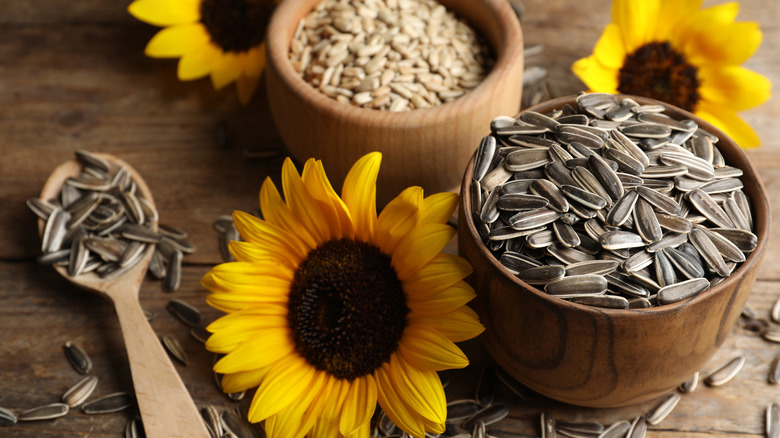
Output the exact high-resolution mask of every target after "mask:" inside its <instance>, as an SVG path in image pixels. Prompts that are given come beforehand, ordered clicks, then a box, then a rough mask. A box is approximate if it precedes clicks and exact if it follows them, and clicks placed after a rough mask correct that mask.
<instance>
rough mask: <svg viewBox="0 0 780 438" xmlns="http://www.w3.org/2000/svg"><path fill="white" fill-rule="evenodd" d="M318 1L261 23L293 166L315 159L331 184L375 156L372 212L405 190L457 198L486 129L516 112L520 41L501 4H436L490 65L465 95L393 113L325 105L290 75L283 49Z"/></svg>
mask: <svg viewBox="0 0 780 438" xmlns="http://www.w3.org/2000/svg"><path fill="white" fill-rule="evenodd" d="M319 1H320V0H285V1H283V2H281V3H280V4H279V6H278V7H277V9H276V11H275V12H274V15H273V17H272V19H271V22H270V23H269V27H268V34H267V35H268V36H267V39H266V44H267V48H268V49H267V52H268V53H267V55H268V56H267V60H268V61H267V64H268V65H267V67H266V78H267V86H268V100H269V105H270V109H271V115H272V116H273V120H274V123H275V125H276V129H277V130H278V132H279V134H280V136H281V138H282V140H283V141H284V143H285V145H286V146H287V148H288V149H289V151H290V152H291V154H292V155H293V156H294V157H295V158H296V159H297V160H298V161H301V162H303V161H304V160H306V159H308V158H310V157H314V158H318V159H322V161H323V164H324V165H325V170H326V171H327V172H328V176H329V178H330V179H331V181H338V182H339V183H340V182H341V181H343V179H344V176H346V174H347V172H348V171H349V169H350V167H351V166H352V164H353V163H354V162H355V161H356V160H357V159H358V158H360V157H361V156H363V155H365V154H366V153H368V152H371V151H379V152H382V154H383V162H382V170H381V172H379V182H378V187H377V188H378V190H379V192H378V195H377V199H378V201H379V202H380V204H379V205H380V206H381V205H384V203H385V202H387V201H389V200H390V199H392V198H393V197H395V196H396V195H397V194H398V193H400V192H401V190H403V189H404V188H406V187H408V186H412V185H419V186H422V187H423V188H424V189H425V190H426V192H428V193H434V192H439V191H457V189H458V186H459V183H460V178H461V175H462V174H461V172H462V170H463V168H464V167H465V166H466V164H467V162H468V160H469V157H470V155H471V153H472V152H473V149H474V144H477V142H478V141H479V139H480V138H481V137H482V136H484V135H486V134H487V133H489V125H490V121H491V120H492V119H493V118H494V117H495V116H497V115H500V114H515V113H517V112H518V111H519V109H520V98H521V93H522V75H523V37H522V33H521V31H520V24H519V22H518V20H517V17H516V15H515V14H514V12H513V11H512V8H511V6H510V5H509V2H507V1H506V0H440V1H441V3H442V4H443V5H444V6H446V7H447V8H449V9H450V10H452V11H454V12H455V13H456V14H457V15H458V16H459V17H464V18H466V19H467V20H468V21H469V23H470V24H471V25H472V26H473V27H474V28H475V29H476V30H477V31H478V32H480V33H481V34H482V35H483V36H485V37H486V39H487V41H488V42H489V44H490V45H491V46H492V48H493V51H494V54H495V56H496V64H495V66H494V67H493V69H492V71H491V72H490V73H489V74H488V75H487V76H486V77H485V79H484V80H483V82H482V83H481V84H480V85H478V86H477V87H476V88H474V89H473V90H471V91H469V92H468V93H466V94H465V95H463V96H461V97H460V98H458V99H455V100H454V101H452V102H449V103H445V104H443V105H440V106H437V107H433V108H427V109H418V110H412V111H406V112H400V113H391V112H389V111H380V110H372V109H364V108H358V107H354V106H352V105H349V104H345V103H341V102H338V101H336V100H335V99H332V98H329V97H327V96H325V95H324V94H321V93H320V92H319V91H318V90H316V89H314V87H313V86H312V85H310V84H309V83H307V82H305V81H304V80H303V78H301V77H300V75H299V74H297V73H296V72H295V70H294V69H293V67H292V65H291V63H290V60H289V57H288V52H289V47H290V41H291V40H292V37H293V34H294V32H295V30H296V27H297V26H298V22H299V21H300V19H301V18H302V17H304V16H305V15H306V14H308V13H309V12H310V11H311V10H312V9H313V8H314V6H315V5H317V3H319Z"/></svg>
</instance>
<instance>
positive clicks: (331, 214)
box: [301, 160, 345, 240]
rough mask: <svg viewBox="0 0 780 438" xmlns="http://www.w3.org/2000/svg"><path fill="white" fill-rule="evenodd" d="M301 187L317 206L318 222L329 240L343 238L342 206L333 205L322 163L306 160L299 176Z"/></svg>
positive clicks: (330, 188) (329, 186) (330, 189)
mask: <svg viewBox="0 0 780 438" xmlns="http://www.w3.org/2000/svg"><path fill="white" fill-rule="evenodd" d="M301 179H302V180H303V185H304V186H305V187H306V190H308V192H309V194H310V195H311V196H312V198H314V200H315V201H316V202H317V203H318V204H319V207H320V208H319V210H320V211H321V214H322V215H321V217H320V221H322V222H324V223H325V224H326V225H327V228H328V231H329V233H330V234H329V239H334V240H335V239H340V238H342V237H344V236H343V232H342V225H341V221H342V220H343V219H344V213H345V210H341V211H339V210H340V209H341V207H342V206H343V204H339V203H334V202H333V197H332V196H331V193H330V192H331V191H333V188H332V187H331V185H330V182H329V181H328V179H327V177H326V176H325V173H324V170H323V168H322V162H320V161H315V160H308V161H307V162H306V165H305V166H304V168H303V173H302V174H301Z"/></svg>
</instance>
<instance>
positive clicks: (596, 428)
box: [556, 421, 604, 435]
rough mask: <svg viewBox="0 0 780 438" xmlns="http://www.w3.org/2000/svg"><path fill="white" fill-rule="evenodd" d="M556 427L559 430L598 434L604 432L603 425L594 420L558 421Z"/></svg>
mask: <svg viewBox="0 0 780 438" xmlns="http://www.w3.org/2000/svg"><path fill="white" fill-rule="evenodd" d="M556 428H557V429H558V431H561V432H569V433H576V434H586V435H598V434H600V433H602V432H604V425H602V424H601V423H597V422H595V421H576V422H575V421H558V422H556Z"/></svg>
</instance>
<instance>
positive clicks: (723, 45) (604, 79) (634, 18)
mask: <svg viewBox="0 0 780 438" xmlns="http://www.w3.org/2000/svg"><path fill="white" fill-rule="evenodd" d="M738 12H739V5H738V4H737V3H726V4H722V5H718V6H713V7H710V8H707V9H701V0H642V1H633V0H614V1H613V3H612V23H610V24H609V25H607V27H606V28H605V29H604V33H603V34H602V35H601V39H599V41H598V42H597V43H596V46H595V47H594V49H593V54H592V55H591V56H589V57H587V58H583V59H580V60H578V61H577V62H575V63H574V65H573V67H572V69H573V70H574V73H575V74H576V75H577V76H579V77H580V79H582V81H583V82H585V84H586V85H587V86H588V87H589V88H590V89H591V90H592V91H600V92H607V93H624V94H634V95H640V96H645V97H650V98H654V99H657V100H661V101H663V102H667V103H670V104H672V105H675V106H677V107H680V108H683V109H685V110H688V111H690V112H693V113H694V114H696V115H698V116H700V117H701V118H703V119H705V120H707V121H709V122H710V123H712V124H713V125H715V126H716V127H717V128H719V129H721V130H722V131H724V132H725V133H726V134H728V135H729V136H730V137H731V138H733V139H734V140H735V141H736V142H737V144H739V145H740V146H742V147H743V148H750V147H756V146H758V145H760V142H761V141H760V139H759V137H758V135H757V134H756V132H755V131H754V130H753V128H751V127H750V125H748V124H747V123H746V122H745V121H744V120H743V119H742V118H741V117H739V116H738V115H737V112H738V111H743V110H746V109H748V108H753V107H755V106H758V105H760V104H761V103H763V102H765V101H766V100H767V99H769V96H770V94H771V87H772V84H771V83H770V81H769V80H768V79H767V78H766V77H764V76H762V75H760V74H758V73H756V72H753V71H751V70H748V69H746V68H744V67H741V66H740V64H742V63H743V62H745V61H746V60H747V59H748V58H750V56H752V55H753V53H754V52H755V51H756V50H757V49H758V47H759V46H760V45H761V38H762V35H761V30H760V29H759V27H758V23H754V22H735V21H734V20H735V19H736V17H737V13H738Z"/></svg>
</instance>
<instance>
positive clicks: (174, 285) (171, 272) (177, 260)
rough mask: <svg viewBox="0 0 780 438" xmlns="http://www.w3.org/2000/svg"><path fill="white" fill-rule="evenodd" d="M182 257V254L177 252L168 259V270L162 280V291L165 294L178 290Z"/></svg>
mask: <svg viewBox="0 0 780 438" xmlns="http://www.w3.org/2000/svg"><path fill="white" fill-rule="evenodd" d="M182 256H183V254H182V252H181V251H178V250H177V251H174V252H173V254H172V255H171V257H170V258H169V259H168V264H167V266H168V269H167V272H166V274H165V278H163V290H164V291H165V292H173V291H175V290H177V289H178V288H179V284H180V283H181V262H182Z"/></svg>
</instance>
